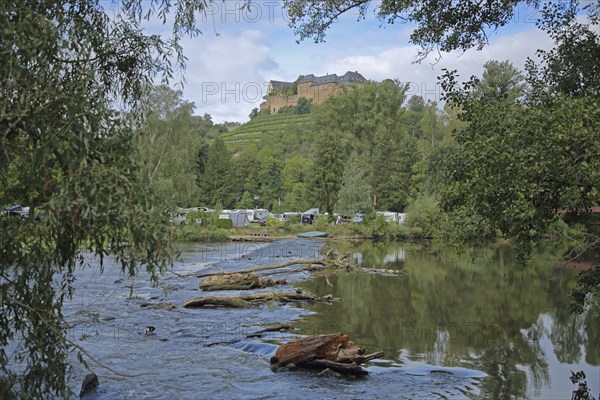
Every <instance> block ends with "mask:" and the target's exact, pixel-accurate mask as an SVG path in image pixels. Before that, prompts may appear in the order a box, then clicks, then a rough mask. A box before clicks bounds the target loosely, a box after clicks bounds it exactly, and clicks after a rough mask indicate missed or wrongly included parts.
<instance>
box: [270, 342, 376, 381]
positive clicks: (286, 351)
mask: <svg viewBox="0 0 600 400" xmlns="http://www.w3.org/2000/svg"><path fill="white" fill-rule="evenodd" d="M382 356H383V352H380V351H379V352H376V353H371V354H365V349H364V347H362V346H359V345H357V344H356V343H354V342H353V341H351V340H350V339H349V338H348V336H347V335H346V334H344V333H341V332H340V333H332V334H328V335H316V336H309V337H306V338H302V339H298V340H293V341H291V342H288V343H285V344H283V345H281V346H279V348H278V349H277V352H276V353H275V355H274V356H273V357H272V358H271V364H275V365H276V366H278V367H284V366H286V365H290V364H294V365H296V366H297V367H308V368H320V369H326V368H329V369H331V370H333V371H337V372H342V373H347V374H352V375H366V374H367V371H365V370H364V369H362V368H361V367H360V364H362V363H364V362H367V361H370V360H373V359H375V358H378V357H382Z"/></svg>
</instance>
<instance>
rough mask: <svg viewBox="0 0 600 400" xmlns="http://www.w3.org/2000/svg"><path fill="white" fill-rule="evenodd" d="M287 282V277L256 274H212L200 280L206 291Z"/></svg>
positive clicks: (258, 286)
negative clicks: (263, 276)
mask: <svg viewBox="0 0 600 400" xmlns="http://www.w3.org/2000/svg"><path fill="white" fill-rule="evenodd" d="M285 283H286V282H285V279H278V280H273V279H270V278H261V277H260V276H258V275H256V274H227V275H212V276H208V277H206V278H204V279H202V280H201V281H200V289H202V290H204V291H214V290H249V289H259V288H266V287H271V286H275V285H285Z"/></svg>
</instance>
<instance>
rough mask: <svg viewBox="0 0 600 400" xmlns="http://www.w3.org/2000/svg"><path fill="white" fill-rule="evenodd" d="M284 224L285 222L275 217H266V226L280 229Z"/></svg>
mask: <svg viewBox="0 0 600 400" xmlns="http://www.w3.org/2000/svg"><path fill="white" fill-rule="evenodd" d="M284 226H285V222H283V221H282V220H280V219H277V218H268V219H267V227H268V228H277V229H281V228H283V227H284Z"/></svg>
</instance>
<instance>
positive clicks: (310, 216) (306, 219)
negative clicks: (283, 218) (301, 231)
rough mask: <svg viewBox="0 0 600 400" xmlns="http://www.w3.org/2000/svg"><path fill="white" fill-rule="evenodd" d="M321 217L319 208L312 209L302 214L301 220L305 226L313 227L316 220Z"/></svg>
mask: <svg viewBox="0 0 600 400" xmlns="http://www.w3.org/2000/svg"><path fill="white" fill-rule="evenodd" d="M318 215H320V214H319V209H318V208H311V209H310V210H307V211H304V212H303V213H302V217H301V218H300V221H301V222H302V223H303V224H304V225H312V224H313V222H314V220H315V218H316V217H317V216H318Z"/></svg>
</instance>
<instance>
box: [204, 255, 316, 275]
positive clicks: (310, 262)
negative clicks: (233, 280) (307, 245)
mask: <svg viewBox="0 0 600 400" xmlns="http://www.w3.org/2000/svg"><path fill="white" fill-rule="evenodd" d="M298 264H308V265H310V264H320V265H325V262H324V261H323V260H320V259H309V260H292V261H286V262H284V263H281V264H276V265H267V266H264V267H256V268H250V269H243V270H239V271H231V272H224V271H221V272H212V273H209V274H202V275H198V278H203V277H205V276H215V275H232V274H248V273H252V272H258V271H268V270H271V269H278V268H285V267H289V266H291V265H298Z"/></svg>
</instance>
